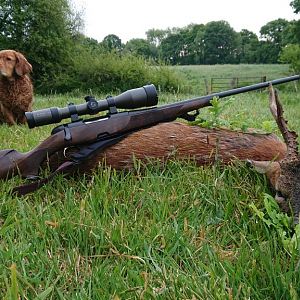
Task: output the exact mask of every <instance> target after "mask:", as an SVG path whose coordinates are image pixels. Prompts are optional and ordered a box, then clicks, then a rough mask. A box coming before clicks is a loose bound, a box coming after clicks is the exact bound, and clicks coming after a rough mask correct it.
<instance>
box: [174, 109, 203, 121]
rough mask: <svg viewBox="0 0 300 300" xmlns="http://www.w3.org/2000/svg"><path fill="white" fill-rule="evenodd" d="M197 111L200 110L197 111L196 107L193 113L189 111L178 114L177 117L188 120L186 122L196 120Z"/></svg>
mask: <svg viewBox="0 0 300 300" xmlns="http://www.w3.org/2000/svg"><path fill="white" fill-rule="evenodd" d="M199 113H200V112H199V110H198V109H197V110H196V111H195V113H194V114H191V113H185V114H183V115H181V116H179V118H182V119H184V120H186V121H188V122H194V121H195V120H196V117H197V116H198V115H199Z"/></svg>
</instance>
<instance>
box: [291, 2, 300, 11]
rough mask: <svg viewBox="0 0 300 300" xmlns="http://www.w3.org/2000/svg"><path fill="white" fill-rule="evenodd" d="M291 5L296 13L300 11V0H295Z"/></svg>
mask: <svg viewBox="0 0 300 300" xmlns="http://www.w3.org/2000/svg"><path fill="white" fill-rule="evenodd" d="M290 5H291V6H292V8H293V9H294V13H295V14H298V13H299V12H300V0H293V1H292V2H291V4H290Z"/></svg>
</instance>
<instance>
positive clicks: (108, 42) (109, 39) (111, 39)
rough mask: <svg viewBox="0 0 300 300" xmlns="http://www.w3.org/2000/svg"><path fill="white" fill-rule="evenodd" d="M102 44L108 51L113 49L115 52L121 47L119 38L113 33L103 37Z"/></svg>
mask: <svg viewBox="0 0 300 300" xmlns="http://www.w3.org/2000/svg"><path fill="white" fill-rule="evenodd" d="M102 45H103V46H104V47H105V48H106V49H107V50H109V51H112V50H114V51H116V52H120V51H121V50H122V49H123V45H122V41H121V39H120V38H119V37H118V36H117V35H115V34H109V35H107V36H106V37H105V38H104V39H103V41H102Z"/></svg>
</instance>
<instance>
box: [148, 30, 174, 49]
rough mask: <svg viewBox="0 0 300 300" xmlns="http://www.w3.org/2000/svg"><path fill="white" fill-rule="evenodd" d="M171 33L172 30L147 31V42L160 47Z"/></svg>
mask: <svg viewBox="0 0 300 300" xmlns="http://www.w3.org/2000/svg"><path fill="white" fill-rule="evenodd" d="M169 33H170V30H169V29H167V30H162V29H154V28H152V29H149V30H148V31H146V36H147V40H148V42H149V43H151V44H153V45H155V46H156V47H158V46H159V45H160V43H161V41H162V40H163V39H164V38H165V37H166V36H167V35H168V34H169Z"/></svg>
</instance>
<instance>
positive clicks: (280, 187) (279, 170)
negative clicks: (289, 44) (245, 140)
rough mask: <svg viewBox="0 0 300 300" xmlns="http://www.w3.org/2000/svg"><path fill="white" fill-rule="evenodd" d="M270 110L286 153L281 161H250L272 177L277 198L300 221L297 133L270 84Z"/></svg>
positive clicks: (299, 171) (286, 210)
mask: <svg viewBox="0 0 300 300" xmlns="http://www.w3.org/2000/svg"><path fill="white" fill-rule="evenodd" d="M269 89H270V110H271V113H272V115H273V117H274V119H275V120H276V123H277V125H278V128H279V130H280V132H281V134H282V137H283V139H284V141H285V143H286V145H287V151H286V155H285V156H284V157H283V159H281V160H279V161H276V162H275V161H274V162H269V161H255V160H251V161H250V162H251V163H252V165H253V166H254V167H255V169H256V170H257V171H258V172H260V173H265V174H266V175H267V177H268V178H269V179H270V183H271V185H272V186H273V188H274V190H275V192H276V195H275V199H276V201H277V202H278V204H279V206H280V207H281V209H282V210H283V211H285V212H290V211H291V210H292V212H293V215H294V223H296V224H297V223H299V213H300V156H299V153H298V143H297V137H298V136H297V134H296V132H294V131H291V130H289V129H288V126H287V121H286V120H285V119H284V117H283V109H282V105H281V103H280V100H279V96H278V92H277V91H276V90H274V89H273V87H272V85H270V88H269Z"/></svg>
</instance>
